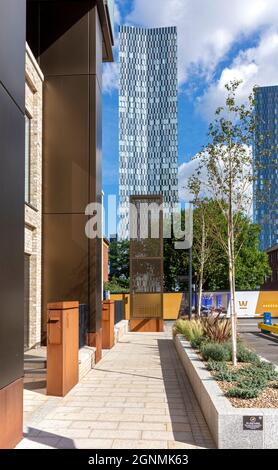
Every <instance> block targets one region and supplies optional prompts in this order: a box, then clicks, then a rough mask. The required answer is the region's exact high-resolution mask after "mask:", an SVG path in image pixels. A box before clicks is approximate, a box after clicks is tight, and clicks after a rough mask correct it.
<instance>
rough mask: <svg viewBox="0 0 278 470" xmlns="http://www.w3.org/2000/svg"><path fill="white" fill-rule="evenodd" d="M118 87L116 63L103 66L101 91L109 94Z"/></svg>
mask: <svg viewBox="0 0 278 470" xmlns="http://www.w3.org/2000/svg"><path fill="white" fill-rule="evenodd" d="M118 85H119V67H118V64H117V63H115V62H114V63H107V64H104V65H103V74H102V90H103V92H104V93H108V94H111V93H112V92H113V91H114V90H117V89H118Z"/></svg>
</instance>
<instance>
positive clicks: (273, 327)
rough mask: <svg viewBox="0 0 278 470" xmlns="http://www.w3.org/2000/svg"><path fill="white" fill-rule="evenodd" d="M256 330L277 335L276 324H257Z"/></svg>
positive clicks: (277, 328) (277, 327) (277, 325)
mask: <svg viewBox="0 0 278 470" xmlns="http://www.w3.org/2000/svg"><path fill="white" fill-rule="evenodd" d="M258 328H259V329H260V330H264V331H269V332H270V333H274V334H275V335H278V324H276V325H265V323H262V322H261V323H258Z"/></svg>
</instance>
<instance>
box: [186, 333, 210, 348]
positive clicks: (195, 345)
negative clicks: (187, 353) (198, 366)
mask: <svg viewBox="0 0 278 470" xmlns="http://www.w3.org/2000/svg"><path fill="white" fill-rule="evenodd" d="M205 341H206V340H205V338H204V337H203V336H198V337H196V338H193V339H192V340H191V341H190V344H191V346H192V348H194V349H200V348H201V345H202V344H203V343H204V342H205Z"/></svg>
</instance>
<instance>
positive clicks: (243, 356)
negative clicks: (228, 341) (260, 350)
mask: <svg viewBox="0 0 278 470" xmlns="http://www.w3.org/2000/svg"><path fill="white" fill-rule="evenodd" d="M237 360H238V362H251V363H256V362H258V361H259V356H258V355H257V354H256V353H255V352H253V351H250V349H248V348H246V347H245V346H244V345H243V344H242V343H238V345H237Z"/></svg>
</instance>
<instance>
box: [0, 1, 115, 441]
mask: <svg viewBox="0 0 278 470" xmlns="http://www.w3.org/2000/svg"><path fill="white" fill-rule="evenodd" d="M110 12H113V1H112V0H109V5H108V2H107V0H70V1H68V0H47V1H44V0H12V1H11V0H1V2H0V43H1V44H2V45H3V44H5V47H0V123H1V125H0V142H1V158H0V216H1V231H0V278H1V283H0V293H1V312H2V313H1V315H0V371H1V374H0V449H1V448H10V447H14V446H15V445H16V444H17V442H18V441H19V440H20V439H21V438H22V432H23V429H22V417H23V351H24V345H25V347H30V346H35V345H36V344H37V342H38V339H39V332H38V331H39V329H38V323H40V312H39V309H40V295H39V294H40V293H41V292H40V290H41V291H42V308H41V315H42V334H43V338H45V336H46V309H47V303H48V302H57V301H67V300H69V301H70V300H75V301H76V300H77V301H79V302H80V303H82V304H86V305H87V306H88V311H89V325H88V335H87V344H88V345H90V346H94V347H95V348H96V360H99V359H100V357H101V349H102V343H101V334H102V331H101V313H102V312H101V310H102V308H101V307H102V306H101V298H102V238H101V237H99V238H98V239H94V240H89V239H88V238H87V237H86V235H85V226H86V222H87V220H88V217H87V216H86V214H85V211H86V206H87V204H89V203H92V202H100V203H101V200H102V171H101V168H102V98H101V95H102V62H103V61H104V62H105V61H113V52H112V46H113V18H112V17H111V16H110ZM111 14H112V13H111ZM26 18H27V20H26ZM49 25H51V27H50V26H49ZM26 40H27V43H28V45H29V46H30V50H27V58H26ZM31 51H32V52H31ZM25 65H26V68H25ZM41 72H42V73H41ZM42 74H43V75H42ZM43 77H44V83H43V85H42V80H43ZM42 87H43V93H42ZM42 96H43V107H42V120H41V106H42V101H41V100H42ZM41 133H42V135H43V139H42V141H41ZM42 155H43V160H42V159H41V157H42ZM24 157H25V158H24ZM41 168H42V173H41ZM42 176H43V178H42V180H41V177H42ZM41 183H42V184H41ZM40 187H41V194H40ZM41 199H42V201H43V203H42V206H40V204H41V203H40V201H41ZM40 217H42V227H43V236H42V263H40V259H39V256H40V253H41V250H40V239H41V236H40V234H41V222H40ZM40 266H42V277H41V273H40ZM24 271H25V273H24ZM24 274H25V276H24ZM41 279H42V284H41V285H42V289H40V282H41ZM32 280H33V281H34V282H35V283H36V284H35V285H33V286H32V285H31V284H32ZM24 307H25V308H24ZM24 311H25V312H24ZM24 313H25V315H24ZM24 319H25V321H24ZM28 323H29V325H28ZM24 343H25V344H24ZM11 416H12V419H11Z"/></svg>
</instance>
